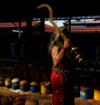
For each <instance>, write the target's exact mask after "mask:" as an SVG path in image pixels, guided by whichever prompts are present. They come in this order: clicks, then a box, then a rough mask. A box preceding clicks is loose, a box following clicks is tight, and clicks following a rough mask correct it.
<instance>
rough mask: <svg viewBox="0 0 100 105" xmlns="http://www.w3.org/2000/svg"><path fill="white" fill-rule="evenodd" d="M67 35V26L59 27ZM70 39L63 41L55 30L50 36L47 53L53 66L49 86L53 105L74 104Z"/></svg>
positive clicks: (72, 58)
mask: <svg viewBox="0 0 100 105" xmlns="http://www.w3.org/2000/svg"><path fill="white" fill-rule="evenodd" d="M60 29H61V30H62V32H63V33H64V34H65V35H66V37H67V38H68V37H69V32H68V30H67V28H65V27H60ZM70 46H71V41H70V39H69V38H68V39H66V40H65V41H63V39H62V38H61V36H60V35H59V33H58V32H57V31H55V32H54V33H53V34H52V35H51V37H50V43H49V45H48V53H49V54H50V53H51V56H52V59H53V67H52V74H51V86H52V92H53V105H74V74H75V72H74V65H75V62H74V57H72V54H71V48H70Z"/></svg>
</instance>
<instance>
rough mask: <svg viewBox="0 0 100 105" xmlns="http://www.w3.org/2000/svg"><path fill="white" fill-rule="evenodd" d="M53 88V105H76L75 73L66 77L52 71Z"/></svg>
mask: <svg viewBox="0 0 100 105" xmlns="http://www.w3.org/2000/svg"><path fill="white" fill-rule="evenodd" d="M51 86H52V92H53V105H74V72H73V73H72V74H71V75H70V76H64V75H61V74H57V73H55V72H54V71H53V70H52V74H51Z"/></svg>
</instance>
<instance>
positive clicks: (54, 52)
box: [51, 39, 70, 67]
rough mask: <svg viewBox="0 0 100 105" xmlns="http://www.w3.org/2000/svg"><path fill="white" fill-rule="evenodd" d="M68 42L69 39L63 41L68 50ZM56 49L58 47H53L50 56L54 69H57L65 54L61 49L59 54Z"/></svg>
mask: <svg viewBox="0 0 100 105" xmlns="http://www.w3.org/2000/svg"><path fill="white" fill-rule="evenodd" d="M69 41H70V40H69V39H67V40H65V41H64V47H65V48H68V47H69V46H70V44H69ZM58 49H59V47H56V46H54V47H53V48H52V51H51V56H52V58H53V65H54V67H57V66H58V65H59V63H60V62H61V60H62V58H63V56H64V53H65V50H63V49H61V50H60V52H59V51H58Z"/></svg>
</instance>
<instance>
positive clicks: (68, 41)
mask: <svg viewBox="0 0 100 105" xmlns="http://www.w3.org/2000/svg"><path fill="white" fill-rule="evenodd" d="M70 45H71V41H70V40H69V39H66V40H65V41H64V47H65V48H69V46H70Z"/></svg>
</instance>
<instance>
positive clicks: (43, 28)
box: [40, 16, 45, 36]
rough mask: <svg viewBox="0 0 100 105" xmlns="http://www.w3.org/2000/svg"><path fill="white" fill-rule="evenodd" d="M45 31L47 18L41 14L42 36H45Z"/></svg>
mask: <svg viewBox="0 0 100 105" xmlns="http://www.w3.org/2000/svg"><path fill="white" fill-rule="evenodd" d="M44 31H45V20H44V17H43V16H41V27H40V33H41V35H42V36H44Z"/></svg>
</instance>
